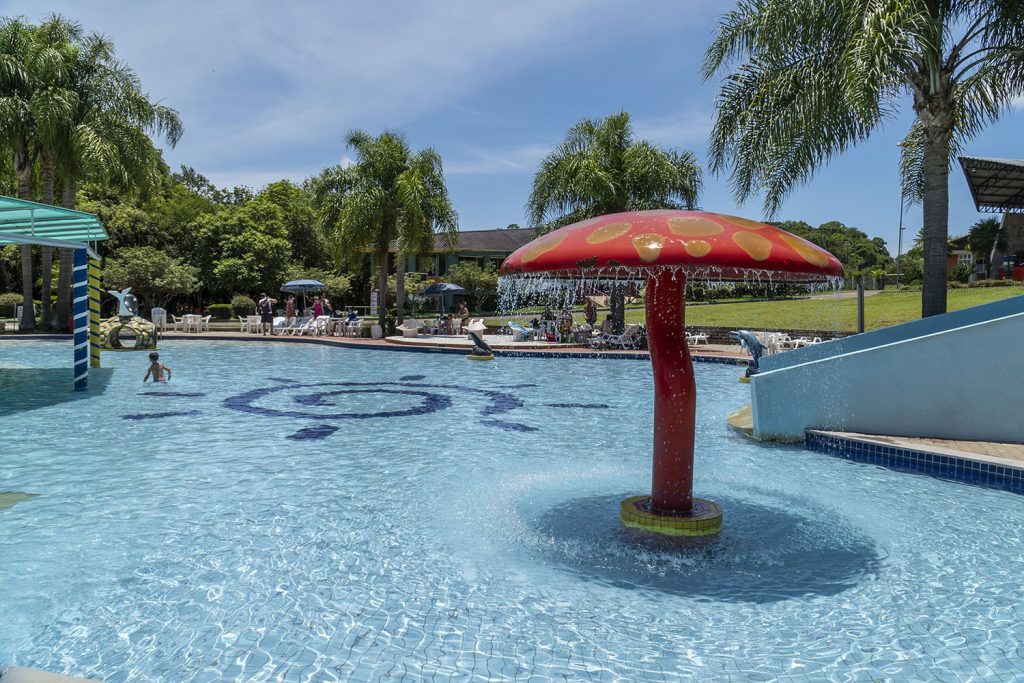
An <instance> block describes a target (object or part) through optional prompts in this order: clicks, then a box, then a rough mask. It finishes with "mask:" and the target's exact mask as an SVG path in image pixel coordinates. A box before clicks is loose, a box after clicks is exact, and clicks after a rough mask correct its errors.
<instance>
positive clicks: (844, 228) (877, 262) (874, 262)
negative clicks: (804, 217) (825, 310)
mask: <svg viewBox="0 0 1024 683" xmlns="http://www.w3.org/2000/svg"><path fill="white" fill-rule="evenodd" d="M772 225H775V226H777V227H779V228H782V229H783V230H786V231H787V232H791V233H793V234H794V235H798V236H800V237H803V238H804V239H805V240H807V241H809V242H813V243H814V244H817V245H818V246H819V247H821V248H822V249H825V250H827V251H829V252H831V253H832V254H834V255H835V257H836V258H838V259H839V261H840V262H841V263H842V264H843V266H844V267H845V268H846V272H847V274H850V275H856V274H860V273H863V272H865V271H868V270H872V269H874V268H885V266H887V265H888V264H889V263H890V262H891V261H892V257H891V256H889V250H888V249H886V247H885V240H883V239H882V238H881V237H873V238H869V237H868V236H867V235H866V234H865V233H864V232H862V231H860V230H858V229H857V228H852V227H850V226H848V225H844V224H843V223H840V222H839V221H828V222H826V223H822V224H821V225H819V226H818V227H817V228H813V227H811V226H810V225H808V224H807V223H805V222H804V221H782V222H778V223H772Z"/></svg>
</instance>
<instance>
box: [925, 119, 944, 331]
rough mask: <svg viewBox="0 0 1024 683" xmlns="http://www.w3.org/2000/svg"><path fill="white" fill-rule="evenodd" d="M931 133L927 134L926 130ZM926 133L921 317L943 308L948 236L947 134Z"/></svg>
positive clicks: (935, 312)
mask: <svg viewBox="0 0 1024 683" xmlns="http://www.w3.org/2000/svg"><path fill="white" fill-rule="evenodd" d="M929 133H930V134H929ZM929 133H926V136H925V143H924V169H923V170H924V201H923V205H924V282H923V285H924V286H923V291H922V292H921V317H922V318H927V317H928V316H930V315H938V314H940V313H945V312H946V279H947V277H948V272H947V270H948V265H947V252H948V237H949V134H948V133H943V132H929Z"/></svg>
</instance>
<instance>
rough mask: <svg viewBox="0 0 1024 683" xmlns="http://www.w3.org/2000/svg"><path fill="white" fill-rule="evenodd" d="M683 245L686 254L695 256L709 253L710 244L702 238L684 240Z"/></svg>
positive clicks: (698, 256)
mask: <svg viewBox="0 0 1024 683" xmlns="http://www.w3.org/2000/svg"><path fill="white" fill-rule="evenodd" d="M683 246H684V247H685V248H686V253H687V254H689V255H690V256H695V257H697V258H700V257H702V256H707V255H708V254H709V253H711V245H710V244H708V243H707V242H705V241H704V240H691V241H689V242H684V243H683Z"/></svg>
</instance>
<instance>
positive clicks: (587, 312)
mask: <svg viewBox="0 0 1024 683" xmlns="http://www.w3.org/2000/svg"><path fill="white" fill-rule="evenodd" d="M583 318H584V319H585V320H586V321H587V324H588V325H590V326H591V327H593V326H594V325H597V304H595V303H594V300H593V299H591V298H590V297H589V296H588V297H587V301H586V303H584V304H583Z"/></svg>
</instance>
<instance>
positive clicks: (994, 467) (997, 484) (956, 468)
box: [804, 431, 1024, 494]
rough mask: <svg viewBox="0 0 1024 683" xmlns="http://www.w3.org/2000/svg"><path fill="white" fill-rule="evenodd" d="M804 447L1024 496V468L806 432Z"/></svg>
mask: <svg viewBox="0 0 1024 683" xmlns="http://www.w3.org/2000/svg"><path fill="white" fill-rule="evenodd" d="M804 447H805V448H806V449H807V450H810V451H814V452H816V453H825V454H827V455H834V456H837V457H840V458H844V459H846V460H853V461H854V462H860V463H865V464H868V465H879V466H881V467H888V468H889V469H893V470H898V471H901V472H917V473H920V474H927V475H929V476H932V477H940V478H942V479H953V480H955V481H959V482H963V483H965V484H974V485H976V486H984V487H986V488H992V489H999V490H1001V491H1010V492H1012V493H1020V494H1024V467H1007V466H1006V465H999V464H996V463H990V462H984V461H979V460H970V459H967V458H958V457H956V456H951V455H941V454H939V453H929V452H927V451H919V450H915V449H912V448H904V447H900V446H887V445H884V444H878V443H870V442H867V441H860V440H858V439H848V438H845V437H840V436H835V435H832V434H821V433H818V432H812V431H807V432H805V433H804Z"/></svg>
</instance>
